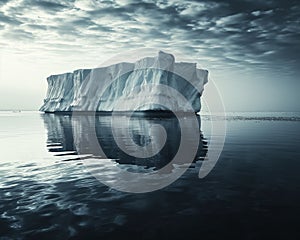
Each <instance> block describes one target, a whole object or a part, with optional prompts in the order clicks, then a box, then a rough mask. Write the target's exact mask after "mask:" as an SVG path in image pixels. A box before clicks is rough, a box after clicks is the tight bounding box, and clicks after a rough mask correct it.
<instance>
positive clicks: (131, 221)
mask: <svg viewBox="0 0 300 240" xmlns="http://www.w3.org/2000/svg"><path fill="white" fill-rule="evenodd" d="M120 119H121V118H120ZM211 120H212V121H221V120H222V119H220V118H218V117H211V116H208V115H203V116H202V117H201V132H200V131H199V129H197V126H194V125H188V127H189V130H190V131H191V132H196V133H199V135H200V136H201V142H200V145H199V148H198V149H197V153H196V157H195V159H194V162H193V163H192V165H191V166H190V168H189V169H188V170H187V171H186V172H185V173H184V175H183V176H182V177H181V178H180V179H178V180H177V181H175V182H174V183H173V184H171V185H170V186H168V187H166V188H163V189H161V190H158V191H155V192H151V193H143V194H132V193H124V192H120V191H117V190H114V189H111V188H109V187H107V186H106V185H103V184H102V183H100V182H99V181H98V180H97V179H95V178H94V177H93V176H92V175H91V174H90V172H89V171H87V169H86V168H85V166H84V164H83V161H85V158H87V157H88V156H78V155H77V149H76V147H75V145H74V120H72V118H71V117H70V116H62V115H60V116H57V115H51V114H50V115H47V114H40V113H37V112H20V113H12V112H0V149H1V158H0V239H23V238H24V239H101V238H102V239H118V238H127V237H130V239H154V238H155V239H184V238H185V239H201V238H206V239H220V238H227V237H230V238H232V239H233V238H235V239H266V238H270V237H272V238H273V239H300V229H299V227H298V225H299V216H300V174H299V170H300V149H299V147H300V134H299V130H300V118H299V115H297V114H295V113H251V114H250V113H241V114H236V113H232V114H229V116H228V117H227V119H226V122H227V136H226V142H225V146H224V150H223V152H222V154H221V157H220V159H219V161H218V162H217V165H216V166H215V167H214V169H213V170H212V172H211V173H210V174H209V175H208V176H207V177H206V178H204V179H199V178H198V172H199V168H200V167H201V164H202V162H203V161H205V160H204V156H205V154H206V152H207V144H208V148H209V140H210V138H211V135H210V121H211ZM110 121H111V117H110V116H99V117H97V118H96V126H95V129H96V132H97V137H98V141H99V143H100V144H101V146H102V147H103V150H104V152H105V154H106V156H107V158H110V159H112V160H109V159H107V158H105V159H104V158H103V157H101V156H98V158H99V161H104V160H105V161H110V162H114V164H117V166H119V167H120V168H126V169H128V171H154V170H156V169H160V168H162V167H164V166H165V165H166V164H168V163H169V161H170V159H172V157H173V156H174V155H175V154H176V151H177V148H178V145H179V142H180V137H179V136H180V131H179V130H178V129H179V126H178V121H177V120H176V118H160V117H152V118H150V117H148V118H142V117H136V118H133V119H132V120H131V127H130V131H131V133H132V134H131V138H132V139H133V141H134V142H135V143H136V144H138V145H140V146H144V145H147V143H149V142H150V141H151V139H153V138H152V137H153V134H154V135H155V133H153V132H149V126H151V125H153V124H157V123H159V124H161V125H162V126H163V127H164V128H165V130H166V132H167V134H168V140H167V142H166V145H165V147H164V148H163V149H162V150H161V152H160V153H159V154H158V155H156V156H154V157H152V158H149V159H147V160H145V159H144V160H138V159H136V158H133V157H131V156H129V155H128V154H125V153H124V152H122V151H121V150H120V149H118V147H117V145H116V143H115V141H114V138H113V135H112V129H111V126H110ZM199 121H200V120H199ZM82 123H83V125H80V126H81V132H80V134H82V136H83V137H84V133H85V129H86V128H88V126H89V119H88V118H87V119H84V120H83V121H82ZM75 124H76V121H75ZM77 129H78V128H77ZM122 129H123V126H122V119H121V120H120V124H119V128H118V129H117V131H122ZM125 140H126V139H125ZM189 141H191V142H192V141H193V138H192V137H191V138H190V139H189ZM128 142H129V141H128ZM86 147H87V149H86V152H89V149H88V144H87V146H86ZM129 147H131V146H129ZM132 151H134V149H133V150H132ZM90 153H91V154H93V152H90ZM172 170H173V169H170V171H172ZM103 174H111V175H112V176H113V174H114V173H113V172H110V171H109V169H108V170H107V171H104V172H103Z"/></svg>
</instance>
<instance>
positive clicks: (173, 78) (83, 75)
mask: <svg viewBox="0 0 300 240" xmlns="http://www.w3.org/2000/svg"><path fill="white" fill-rule="evenodd" d="M207 77H208V72H207V71H206V70H203V69H197V68H196V63H186V62H179V63H176V62H175V58H174V56H173V55H171V54H167V53H164V52H162V51H160V52H159V53H158V55H157V56H156V57H147V58H143V59H141V60H138V61H137V62H135V63H127V62H122V63H118V64H114V65H111V66H107V67H100V68H95V69H81V70H76V71H74V72H73V73H65V74H59V75H52V76H50V77H48V78H47V81H48V91H47V96H46V98H45V100H44V104H43V106H42V107H41V108H40V111H45V112H64V111H75V110H76V111H132V110H137V106H138V110H140V111H144V110H167V109H168V110H171V111H178V112H181V111H191V108H190V107H188V105H189V106H192V110H193V111H194V112H198V111H200V107H201V104H200V96H201V95H202V92H203V87H204V84H205V83H207ZM174 90H175V91H176V92H178V93H180V94H181V95H182V96H183V97H184V99H185V101H183V100H182V98H178V97H176V96H175V95H174V94H173V93H174ZM166 103H168V104H166ZM187 103H188V104H187Z"/></svg>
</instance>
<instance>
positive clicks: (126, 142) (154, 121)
mask: <svg viewBox="0 0 300 240" xmlns="http://www.w3.org/2000/svg"><path fill="white" fill-rule="evenodd" d="M192 117H193V118H195V116H190V115H183V116H181V118H182V119H177V118H176V117H175V116H174V115H170V116H167V117H164V116H131V117H130V116H125V115H122V116H121V115H120V116H117V117H113V116H111V115H96V116H93V115H80V116H70V115H55V114H44V115H43V119H44V123H45V126H46V128H47V131H48V139H47V147H48V151H49V152H54V153H55V155H56V156H65V157H66V158H65V159H64V160H65V161H67V160H78V159H82V160H84V159H85V158H91V157H92V158H95V159H99V161H100V159H105V160H107V159H110V161H113V162H114V163H116V164H117V165H118V166H120V167H122V165H127V166H129V165H131V166H140V167H142V169H143V170H141V169H139V171H145V170H147V169H148V170H147V171H154V170H158V169H161V168H163V167H165V166H166V165H167V164H168V163H170V162H171V161H172V159H173V158H174V157H175V155H176V154H177V152H178V149H179V145H180V143H181V138H182V136H181V129H182V128H185V129H186V131H187V136H188V138H187V139H188V141H189V142H188V143H187V144H190V145H191V146H192V145H193V144H194V141H195V139H197V138H196V137H195V136H197V135H198V136H197V137H198V139H199V136H200V141H199V144H197V145H195V144H194V145H195V146H197V149H193V150H195V152H196V155H195V157H194V159H193V161H194V162H195V161H197V160H203V159H204V157H205V155H206V152H207V145H206V142H205V141H203V136H202V134H201V131H200V129H199V126H200V125H201V124H200V117H199V116H196V118H197V121H198V123H197V124H195V122H193V121H191V118H192ZM112 122H113V123H114V124H113V127H112ZM179 122H181V125H180V124H179ZM128 124H129V125H128ZM158 126H159V127H158ZM91 134H93V135H94V136H95V138H91V137H90V136H91ZM95 139H96V142H95ZM120 145H122V146H123V148H122V147H120ZM95 146H101V149H102V151H101V153H99V151H98V149H97V148H95ZM124 148H125V149H124ZM140 148H142V149H143V150H144V151H147V152H145V154H148V155H149V157H136V156H134V155H135V154H134V153H135V152H136V151H138V149H140ZM76 155H78V157H77V158H74V156H76ZM176 164H179V165H180V164H182V165H184V164H186V159H184V156H182V157H181V159H180V161H179V162H176ZM132 171H133V170H132ZM169 171H172V169H170V168H169Z"/></svg>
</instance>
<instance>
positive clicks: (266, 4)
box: [0, 0, 300, 111]
mask: <svg viewBox="0 0 300 240" xmlns="http://www.w3.org/2000/svg"><path fill="white" fill-rule="evenodd" d="M299 42H300V5H299V2H298V1H296V0H292V1H288V0H285V1H282V0H278V1H275V0H265V1H261V0H232V1H227V0H220V1H208V0H203V1H193V0H188V1H182V0H170V1H163V0H156V1H154V0H153V1H152V0H104V1H101V0H59V1H55V0H48V1H40V0H0V109H2V110H8V109H24V110H37V109H38V108H39V107H40V106H41V104H42V102H43V98H44V97H45V94H46V89H47V83H46V78H47V77H48V76H49V75H52V74H57V73H64V72H72V71H73V70H75V69H79V68H92V67H97V66H99V64H101V62H103V61H105V60H107V59H109V58H111V57H113V56H115V55H116V54H119V53H125V55H126V51H129V50H136V49H140V48H144V47H146V48H151V49H154V50H155V51H158V50H164V51H167V52H169V53H180V54H179V55H178V56H180V57H178V56H177V55H176V54H175V58H176V56H177V58H176V60H179V61H180V60H184V59H181V58H184V56H187V57H188V59H189V60H191V61H192V62H196V63H197V64H198V67H201V68H204V69H207V70H208V71H209V76H210V79H209V80H210V82H212V81H213V82H214V83H215V85H216V86H217V87H218V89H219V92H220V94H221V96H222V98H223V102H224V105H225V109H226V110H227V111H300V104H299V91H300V82H299V76H300V68H299V66H300V64H299V63H300V61H299V60H300V44H299ZM182 56H183V57H182ZM205 94H214V93H209V92H206V93H205Z"/></svg>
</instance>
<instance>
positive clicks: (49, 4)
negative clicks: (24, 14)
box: [28, 1, 67, 10]
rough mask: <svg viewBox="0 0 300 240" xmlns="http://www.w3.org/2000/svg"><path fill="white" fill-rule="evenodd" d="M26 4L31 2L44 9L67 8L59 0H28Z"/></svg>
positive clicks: (32, 4)
mask: <svg viewBox="0 0 300 240" xmlns="http://www.w3.org/2000/svg"><path fill="white" fill-rule="evenodd" d="M28 4H31V6H38V7H41V8H43V9H45V10H62V9H64V8H67V6H66V5H63V4H61V3H59V2H50V1H29V3H28Z"/></svg>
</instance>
